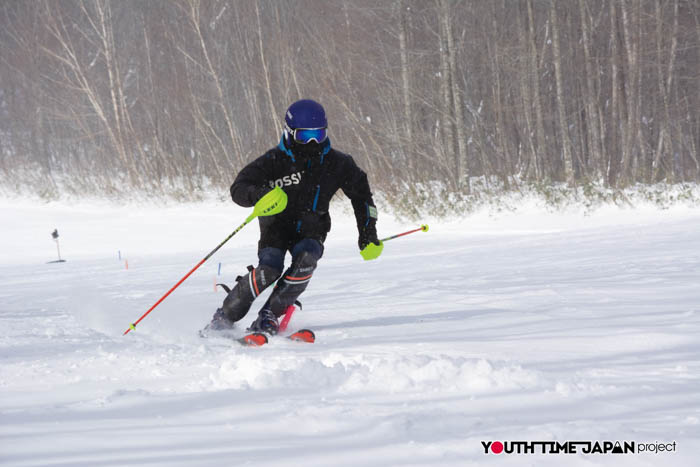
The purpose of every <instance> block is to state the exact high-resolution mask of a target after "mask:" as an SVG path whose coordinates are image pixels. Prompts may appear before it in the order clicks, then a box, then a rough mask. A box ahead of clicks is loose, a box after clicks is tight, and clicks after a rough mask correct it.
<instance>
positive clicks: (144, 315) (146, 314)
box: [123, 258, 207, 336]
mask: <svg viewBox="0 0 700 467" xmlns="http://www.w3.org/2000/svg"><path fill="white" fill-rule="evenodd" d="M206 260H207V258H204V259H203V260H202V261H200V262H199V263H198V264H197V265H196V266H195V267H193V268H192V270H191V271H190V272H188V273H187V274H186V275H185V277H183V278H182V279H180V281H179V282H178V283H177V284H175V285H174V286H173V288H172V289H170V290H168V291H167V292H166V294H165V295H163V296H162V297H160V300H158V301H157V302H156V303H154V304H153V306H152V307H151V308H149V309H148V311H147V312H145V313H144V314H143V316H141V317H140V318H139V319H137V320H136V321H135V322H134V323H133V324H132V325H131V326H130V327H129V329H127V330H126V331H124V334H123V335H124V336H126V335H127V334H129V331H131V330H132V329H134V328H135V327H136V325H137V324H139V323H140V322H141V320H142V319H144V318H145V317H146V316H148V314H149V313H150V312H151V311H153V310H154V309H155V307H157V306H158V305H160V302H162V301H163V300H165V298H166V297H167V296H168V295H170V293H171V292H172V291H173V290H175V289H177V288H178V287H179V286H180V284H182V283H183V282H185V279H187V278H188V277H190V275H191V274H192V273H193V272H195V271H196V270H197V268H198V267H200V266H201V265H202V264H204V262H205V261H206Z"/></svg>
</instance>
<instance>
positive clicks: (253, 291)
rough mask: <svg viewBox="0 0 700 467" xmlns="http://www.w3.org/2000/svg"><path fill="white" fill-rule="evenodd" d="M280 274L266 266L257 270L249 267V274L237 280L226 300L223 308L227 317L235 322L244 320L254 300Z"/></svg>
mask: <svg viewBox="0 0 700 467" xmlns="http://www.w3.org/2000/svg"><path fill="white" fill-rule="evenodd" d="M280 272H281V271H279V270H278V269H275V268H272V267H270V266H266V265H264V264H263V265H260V266H258V267H257V268H254V267H253V266H248V274H246V275H245V276H238V277H237V278H236V286H235V287H234V288H233V289H232V290H231V291H230V292H229V293H228V295H227V296H226V299H224V305H223V307H222V308H223V310H224V313H225V315H226V317H227V318H228V319H229V320H231V321H234V322H235V321H239V320H241V319H243V317H244V316H245V315H246V314H247V313H248V310H250V306H251V305H252V304H253V300H255V299H256V298H257V296H258V295H260V294H261V293H262V292H263V290H265V289H267V288H268V287H269V286H270V285H272V284H273V283H274V282H275V281H276V280H277V278H278V277H279V276H280Z"/></svg>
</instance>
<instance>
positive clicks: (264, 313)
mask: <svg viewBox="0 0 700 467" xmlns="http://www.w3.org/2000/svg"><path fill="white" fill-rule="evenodd" d="M279 328H280V325H279V323H278V322H277V317H276V316H275V314H274V313H273V312H272V311H271V310H269V309H267V308H263V309H262V310H260V312H259V313H258V318H257V319H256V320H255V321H253V324H251V325H250V328H248V330H249V331H253V332H264V333H265V334H269V335H271V336H274V335H275V334H277V333H278V332H279Z"/></svg>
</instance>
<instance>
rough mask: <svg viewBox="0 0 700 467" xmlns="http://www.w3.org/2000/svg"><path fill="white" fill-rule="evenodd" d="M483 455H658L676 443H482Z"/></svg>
mask: <svg viewBox="0 0 700 467" xmlns="http://www.w3.org/2000/svg"><path fill="white" fill-rule="evenodd" d="M481 445H482V446H483V448H484V454H643V453H650V454H660V453H663V452H676V442H675V441H673V442H672V443H659V442H653V443H639V442H636V441H564V442H559V441H482V442H481Z"/></svg>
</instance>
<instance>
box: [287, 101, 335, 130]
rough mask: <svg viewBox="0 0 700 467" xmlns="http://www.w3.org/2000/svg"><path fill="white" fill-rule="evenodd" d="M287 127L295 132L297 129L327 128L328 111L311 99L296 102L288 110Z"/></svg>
mask: <svg viewBox="0 0 700 467" xmlns="http://www.w3.org/2000/svg"><path fill="white" fill-rule="evenodd" d="M284 121H285V123H286V124H287V126H288V127H289V128H290V129H292V130H294V129H297V128H326V127H327V126H328V121H327V120H326V111H325V110H323V106H322V105H321V104H319V103H318V102H316V101H312V100H311V99H302V100H300V101H296V102H295V103H293V104H292V105H290V106H289V108H288V109H287V113H286V114H285V115H284Z"/></svg>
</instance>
